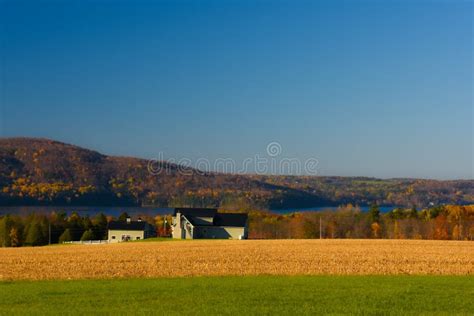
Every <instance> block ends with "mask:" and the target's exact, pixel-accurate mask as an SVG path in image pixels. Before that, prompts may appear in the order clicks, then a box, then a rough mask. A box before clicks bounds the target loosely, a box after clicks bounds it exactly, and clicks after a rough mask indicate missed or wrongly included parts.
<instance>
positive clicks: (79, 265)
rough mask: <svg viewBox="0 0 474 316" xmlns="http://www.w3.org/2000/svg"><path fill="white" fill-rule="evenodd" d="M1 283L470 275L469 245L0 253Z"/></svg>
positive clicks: (141, 246) (218, 243)
mask: <svg viewBox="0 0 474 316" xmlns="http://www.w3.org/2000/svg"><path fill="white" fill-rule="evenodd" d="M0 273H1V274H0V280H1V279H3V280H17V279H35V280H37V279H83V278H116V277H162V276H166V277H174V276H204V275H258V274H273V275H275V274H276V275H295V274H303V275H304V274H433V275H473V274H474V242H468V241H421V240H420V241H418V240H195V241H183V242H173V241H170V242H133V243H123V244H110V245H71V246H49V247H37V248H31V247H24V248H1V249H0Z"/></svg>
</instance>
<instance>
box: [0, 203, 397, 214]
mask: <svg viewBox="0 0 474 316" xmlns="http://www.w3.org/2000/svg"><path fill="white" fill-rule="evenodd" d="M369 208H370V207H369V206H360V209H361V210H362V211H368V210H369ZM394 208H395V206H381V207H380V211H381V212H382V213H384V212H388V211H390V210H392V209H394ZM336 209H337V207H335V206H318V207H309V208H291V209H278V210H271V212H273V213H277V214H288V213H292V212H311V211H327V210H336ZM53 211H64V212H66V213H67V214H71V213H72V212H74V211H75V212H78V213H79V214H80V215H81V216H86V215H88V216H90V217H93V216H95V215H96V214H98V213H104V214H105V215H110V216H114V217H118V216H119V215H120V214H121V213H122V212H127V213H128V214H129V215H131V216H133V217H136V216H143V215H148V216H156V215H163V214H172V213H173V208H159V207H130V206H125V207H104V206H97V207H96V206H77V207H74V206H0V215H5V214H18V215H28V214H31V213H39V214H49V213H51V212H53Z"/></svg>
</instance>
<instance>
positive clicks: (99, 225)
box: [92, 213, 107, 240]
mask: <svg viewBox="0 0 474 316" xmlns="http://www.w3.org/2000/svg"><path fill="white" fill-rule="evenodd" d="M92 223H93V225H94V235H95V239H101V240H102V239H107V217H105V215H104V213H99V214H97V215H96V216H95V217H94V219H93V221H92Z"/></svg>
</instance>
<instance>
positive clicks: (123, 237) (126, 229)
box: [108, 217, 155, 243]
mask: <svg viewBox="0 0 474 316" xmlns="http://www.w3.org/2000/svg"><path fill="white" fill-rule="evenodd" d="M154 236H155V233H154V230H153V226H152V225H150V224H148V223H147V222H144V221H142V220H141V219H140V218H139V219H138V221H132V220H131V218H130V217H128V218H127V220H126V221H111V222H110V223H109V225H108V241H109V242H110V243H115V242H122V241H130V240H140V239H146V238H150V237H154Z"/></svg>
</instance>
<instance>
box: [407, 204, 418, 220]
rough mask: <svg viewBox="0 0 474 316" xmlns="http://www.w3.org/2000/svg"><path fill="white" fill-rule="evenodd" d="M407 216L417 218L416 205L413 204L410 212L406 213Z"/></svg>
mask: <svg viewBox="0 0 474 316" xmlns="http://www.w3.org/2000/svg"><path fill="white" fill-rule="evenodd" d="M408 217H409V218H418V211H417V209H416V206H415V205H413V207H412V208H411V210H410V213H408Z"/></svg>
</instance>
